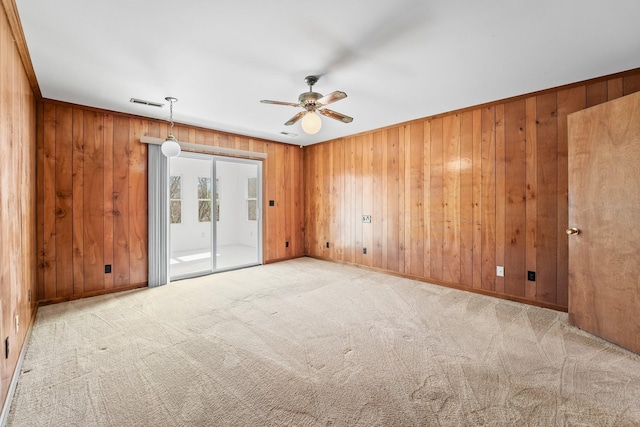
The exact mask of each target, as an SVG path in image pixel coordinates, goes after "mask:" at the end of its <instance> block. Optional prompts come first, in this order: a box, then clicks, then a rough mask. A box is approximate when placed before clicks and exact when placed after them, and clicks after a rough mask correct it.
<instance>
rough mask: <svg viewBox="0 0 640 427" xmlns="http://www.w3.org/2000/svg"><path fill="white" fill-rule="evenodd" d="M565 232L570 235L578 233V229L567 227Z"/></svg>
mask: <svg viewBox="0 0 640 427" xmlns="http://www.w3.org/2000/svg"><path fill="white" fill-rule="evenodd" d="M567 234H568V235H572V234H580V229H578V228H575V227H573V228H567Z"/></svg>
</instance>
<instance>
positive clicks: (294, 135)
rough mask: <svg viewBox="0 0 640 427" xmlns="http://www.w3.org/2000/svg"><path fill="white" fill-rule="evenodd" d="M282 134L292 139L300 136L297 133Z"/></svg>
mask: <svg viewBox="0 0 640 427" xmlns="http://www.w3.org/2000/svg"><path fill="white" fill-rule="evenodd" d="M280 133H281V134H283V135H285V136H290V137H292V138H295V137H296V136H298V134H297V133H291V132H284V131H282V132H280Z"/></svg>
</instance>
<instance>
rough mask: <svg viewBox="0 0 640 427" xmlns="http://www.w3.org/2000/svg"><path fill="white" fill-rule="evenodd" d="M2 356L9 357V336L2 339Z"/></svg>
mask: <svg viewBox="0 0 640 427" xmlns="http://www.w3.org/2000/svg"><path fill="white" fill-rule="evenodd" d="M4 358H5V359H8V358H9V337H7V338H5V339H4Z"/></svg>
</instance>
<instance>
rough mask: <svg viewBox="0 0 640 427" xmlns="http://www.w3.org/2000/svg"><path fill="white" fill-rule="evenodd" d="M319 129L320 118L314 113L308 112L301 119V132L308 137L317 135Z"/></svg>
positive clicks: (320, 125) (320, 124)
mask: <svg viewBox="0 0 640 427" xmlns="http://www.w3.org/2000/svg"><path fill="white" fill-rule="evenodd" d="M321 127H322V120H320V116H319V115H318V113H316V112H315V111H309V112H308V113H307V114H305V115H304V117H303V118H302V130H304V131H305V132H306V133H308V134H309V135H313V134H316V133H318V132H319V131H320V128H321Z"/></svg>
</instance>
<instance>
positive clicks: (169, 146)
mask: <svg viewBox="0 0 640 427" xmlns="http://www.w3.org/2000/svg"><path fill="white" fill-rule="evenodd" d="M172 138H173V137H167V139H166V141H164V142H163V143H162V145H161V146H160V151H162V154H164V155H165V156H166V157H177V156H178V155H179V154H180V144H178V142H177V141H176V140H175V138H173V139H172Z"/></svg>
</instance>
